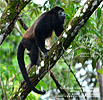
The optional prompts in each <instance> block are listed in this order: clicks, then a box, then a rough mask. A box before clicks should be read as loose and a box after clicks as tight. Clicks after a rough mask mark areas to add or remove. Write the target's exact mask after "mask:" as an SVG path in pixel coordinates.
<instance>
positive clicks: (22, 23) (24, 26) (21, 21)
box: [18, 17, 28, 30]
mask: <svg viewBox="0 0 103 100" xmlns="http://www.w3.org/2000/svg"><path fill="white" fill-rule="evenodd" d="M18 21H19V22H20V24H21V26H22V27H23V29H24V30H27V29H28V26H27V25H26V24H25V23H24V21H23V20H22V19H21V18H20V17H19V18H18Z"/></svg>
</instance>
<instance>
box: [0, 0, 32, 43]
mask: <svg viewBox="0 0 103 100" xmlns="http://www.w3.org/2000/svg"><path fill="white" fill-rule="evenodd" d="M30 1H31V0H21V1H20V0H16V1H14V0H9V1H8V5H7V7H6V8H5V11H4V12H3V14H2V16H1V20H0V45H1V44H2V43H3V41H4V40H5V38H6V37H7V36H8V35H9V34H10V33H11V32H12V30H13V28H14V24H15V22H16V20H17V18H18V15H19V13H20V12H21V10H22V9H23V8H24V7H25V6H26V5H27V4H28V3H29V2H30Z"/></svg>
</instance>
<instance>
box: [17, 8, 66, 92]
mask: <svg viewBox="0 0 103 100" xmlns="http://www.w3.org/2000/svg"><path fill="white" fill-rule="evenodd" d="M65 17H66V15H65V13H64V9H62V8H61V7H58V6H56V7H54V8H52V9H51V10H50V11H47V12H45V13H43V14H42V15H41V16H40V17H39V18H38V19H37V20H36V21H35V22H34V24H33V25H32V26H31V27H30V28H29V29H28V30H27V31H26V33H25V35H24V36H23V38H22V40H21V42H20V44H19V46H18V50H17V59H18V64H19V67H20V70H21V73H22V75H23V77H24V80H25V81H26V83H27V84H28V86H29V87H30V89H31V90H33V91H34V92H36V93H38V94H45V91H40V90H37V89H36V88H35V86H33V84H32V83H31V82H30V80H29V78H28V74H27V71H26V68H25V62H24V50H25V48H26V49H27V50H28V51H30V54H29V56H30V60H31V65H30V67H32V66H33V65H39V60H38V56H39V51H38V48H40V49H41V51H42V52H43V53H44V54H45V57H46V58H47V57H48V50H47V49H46V48H45V39H46V38H48V37H50V36H51V35H52V32H53V30H54V31H55V34H56V36H58V37H59V36H60V35H61V33H62V32H63V30H64V26H63V24H64V20H65Z"/></svg>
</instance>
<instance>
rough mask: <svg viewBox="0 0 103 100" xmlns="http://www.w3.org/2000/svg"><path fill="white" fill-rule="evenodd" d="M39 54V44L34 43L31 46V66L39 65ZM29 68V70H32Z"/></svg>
mask: <svg viewBox="0 0 103 100" xmlns="http://www.w3.org/2000/svg"><path fill="white" fill-rule="evenodd" d="M38 56H39V51H38V47H37V45H34V44H33V46H32V47H31V50H30V55H29V57H30V60H31V64H30V68H31V67H32V66H33V65H37V66H38V65H39V63H40V61H39V60H38ZM30 68H29V70H30Z"/></svg>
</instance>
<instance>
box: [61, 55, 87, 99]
mask: <svg viewBox="0 0 103 100" xmlns="http://www.w3.org/2000/svg"><path fill="white" fill-rule="evenodd" d="M62 58H63V59H64V62H65V63H66V64H67V65H68V67H69V69H70V72H71V73H72V74H73V76H74V77H75V79H76V81H77V83H78V85H79V86H80V88H81V91H82V93H83V94H84V97H85V100H87V97H86V96H85V93H84V92H83V89H82V86H81V85H80V83H79V81H78V79H77V77H76V76H75V74H74V72H73V71H72V69H71V67H70V65H69V64H68V63H67V61H66V59H65V58H64V56H62Z"/></svg>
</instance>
